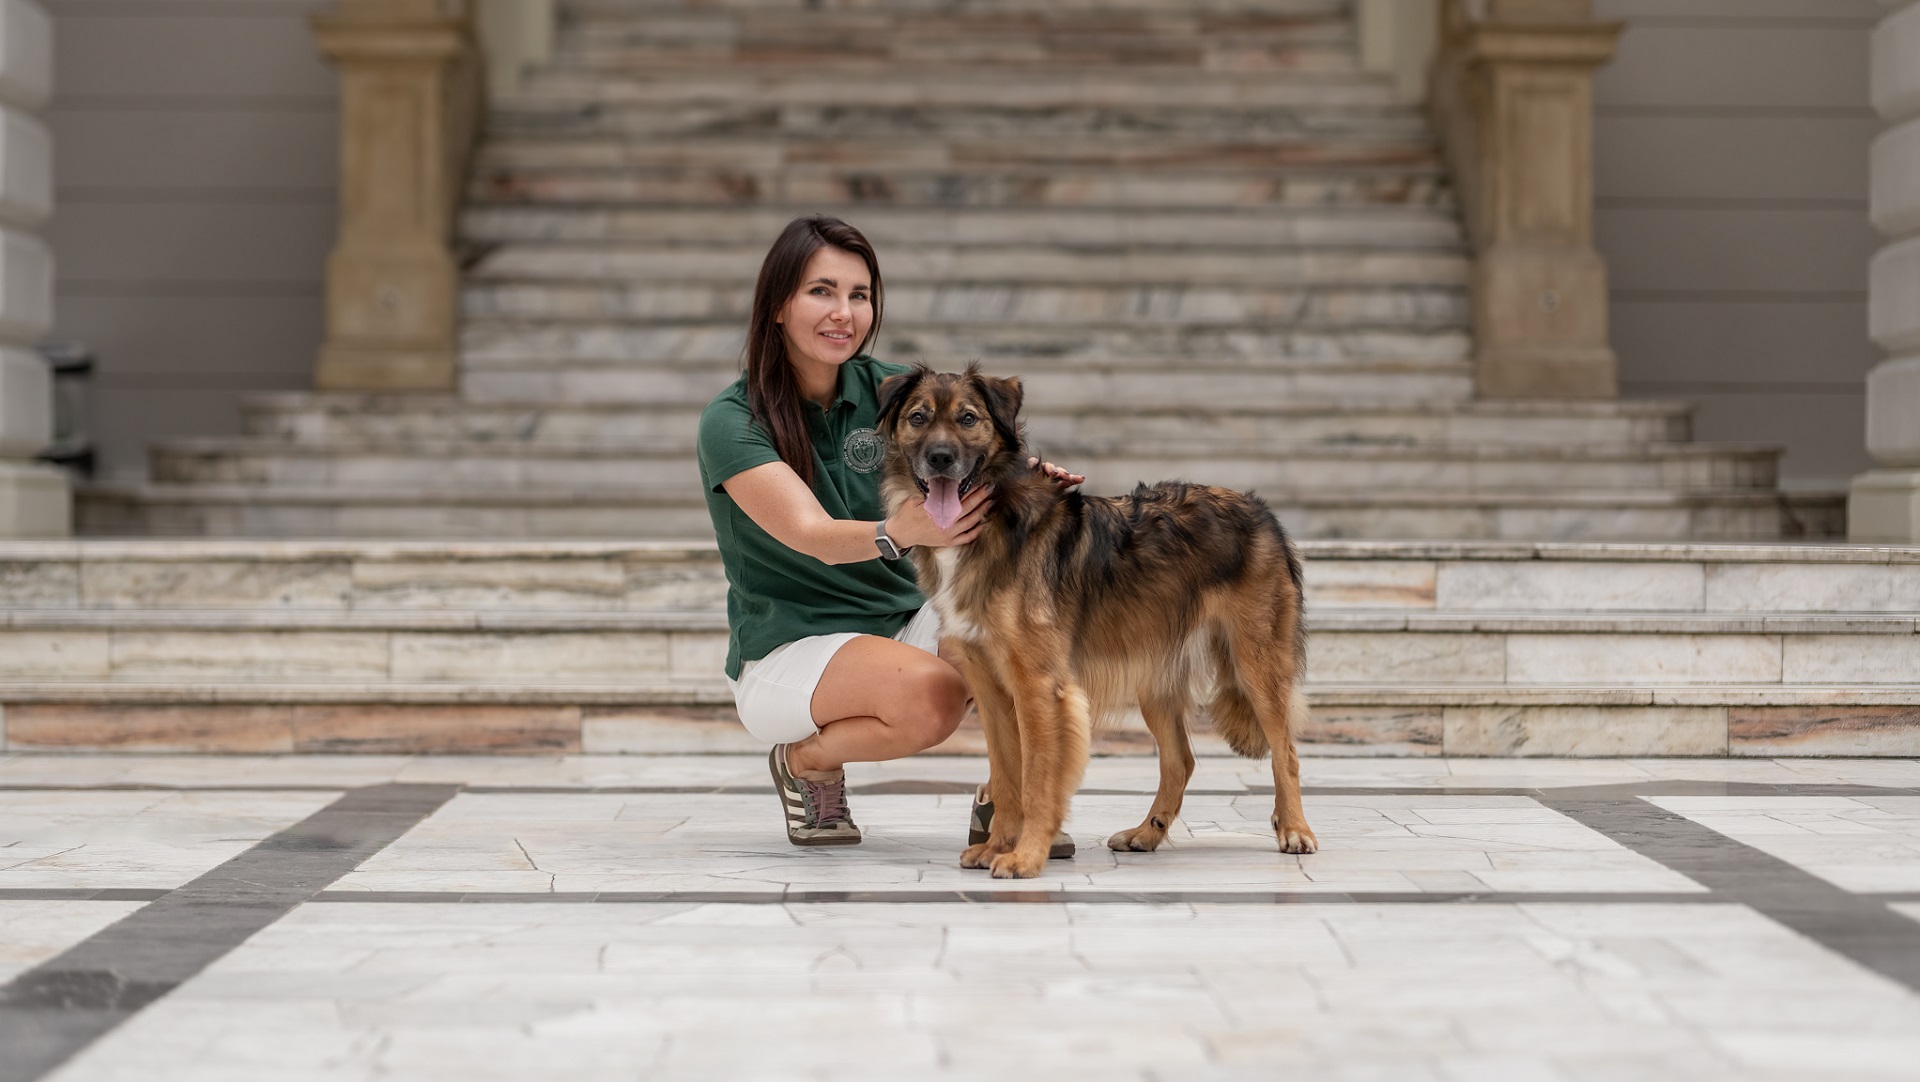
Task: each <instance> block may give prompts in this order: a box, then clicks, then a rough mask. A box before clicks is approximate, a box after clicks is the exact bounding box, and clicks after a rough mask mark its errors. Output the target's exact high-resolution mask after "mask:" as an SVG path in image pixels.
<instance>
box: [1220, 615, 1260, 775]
mask: <svg viewBox="0 0 1920 1082" xmlns="http://www.w3.org/2000/svg"><path fill="white" fill-rule="evenodd" d="M1212 646H1213V650H1212V653H1213V699H1212V701H1211V702H1209V703H1208V704H1207V715H1208V716H1209V717H1210V718H1212V719H1213V731H1214V732H1216V733H1219V734H1220V739H1222V740H1225V741H1226V742H1227V746H1228V747H1230V748H1232V749H1233V751H1234V754H1236V755H1244V756H1246V757H1247V758H1249V759H1264V758H1266V757H1267V754H1268V753H1269V752H1270V751H1271V750H1272V749H1271V748H1270V747H1268V745H1267V733H1266V730H1265V729H1264V728H1262V727H1261V725H1260V715H1259V714H1257V713H1255V712H1254V709H1253V702H1252V700H1250V699H1248V698H1247V693H1246V692H1245V691H1243V690H1241V688H1240V674H1239V673H1238V672H1236V671H1235V669H1234V665H1233V655H1232V653H1231V652H1230V648H1229V647H1228V646H1227V644H1226V643H1225V642H1222V641H1220V640H1218V639H1216V640H1214V642H1213V644H1212Z"/></svg>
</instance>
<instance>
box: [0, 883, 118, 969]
mask: <svg viewBox="0 0 1920 1082" xmlns="http://www.w3.org/2000/svg"><path fill="white" fill-rule="evenodd" d="M143 904H144V903H142V902H99V901H86V902H70V901H0V984H5V983H6V982H7V981H10V980H12V979H13V978H14V977H16V976H18V975H19V974H21V973H23V972H25V971H27V970H29V969H31V968H33V967H34V966H37V965H39V964H40V963H41V962H44V961H46V960H47V959H49V958H51V957H53V956H54V955H56V954H59V953H60V952H61V951H63V950H66V949H67V948H68V947H71V946H73V945H74V944H75V943H78V942H80V941H81V940H83V939H85V938H87V937H88V936H90V935H92V934H93V933H95V932H97V931H99V930H100V929H102V928H105V927H106V926H107V925H109V924H112V923H113V922H114V921H117V920H119V919H120V918H121V917H124V916H126V915H127V914H128V913H131V912H133V911H134V910H136V909H138V908H140V906H141V905H143Z"/></svg>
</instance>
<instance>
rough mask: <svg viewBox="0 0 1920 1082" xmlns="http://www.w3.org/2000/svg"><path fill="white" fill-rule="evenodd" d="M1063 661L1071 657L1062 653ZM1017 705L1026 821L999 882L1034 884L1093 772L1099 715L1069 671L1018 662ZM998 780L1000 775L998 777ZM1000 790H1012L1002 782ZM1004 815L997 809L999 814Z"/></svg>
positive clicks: (1014, 668) (998, 867) (997, 873)
mask: <svg viewBox="0 0 1920 1082" xmlns="http://www.w3.org/2000/svg"><path fill="white" fill-rule="evenodd" d="M1060 656H1065V652H1064V651H1062V652H1061V655H1060ZM1010 672H1011V673H1012V674H1013V683H1014V685H1015V686H1014V702H1015V710H1016V714H1017V721H1018V723H1019V730H1020V767H1021V771H1020V778H1019V781H1018V785H1019V787H1020V794H1021V802H1022V804H1023V806H1024V811H1025V821H1024V822H1023V823H1022V824H1021V830H1020V836H1019V841H1018V842H1016V843H1015V844H1014V847H1013V851H1012V852H1009V853H1002V854H1000V855H999V856H997V857H995V858H993V877H994V878H995V879H1031V878H1033V877H1034V876H1037V875H1039V874H1040V871H1041V869H1043V868H1045V867H1046V864H1047V850H1048V849H1049V848H1051V847H1052V845H1053V836H1054V835H1055V834H1056V833H1058V832H1059V830H1060V827H1061V824H1063V823H1065V822H1066V820H1067V806H1068V804H1069V803H1070V802H1071V801H1072V800H1073V794H1074V791H1075V790H1076V789H1078V788H1080V779H1081V777H1083V776H1084V775H1085V774H1086V772H1087V751H1088V743H1089V741H1090V740H1091V738H1092V734H1093V714H1092V710H1091V707H1090V705H1089V704H1088V702H1087V694H1086V692H1085V691H1083V690H1081V688H1080V685H1079V684H1077V683H1075V682H1074V681H1073V679H1072V678H1071V676H1069V675H1068V674H1067V673H1066V672H1065V671H1058V672H1055V671H1051V670H1045V669H1033V668H1030V667H1028V666H1027V665H1026V664H1024V663H1023V662H1022V661H1021V660H1020V659H1017V658H1016V659H1014V660H1013V662H1012V664H1011V666H1010ZM994 773H995V775H996V777H997V776H998V774H999V771H998V770H996V771H995V772H994ZM994 785H995V789H996V791H1004V790H1006V789H1008V788H1009V785H1007V784H1006V783H1003V782H1000V781H996V782H995V783H994ZM994 814H995V815H996V816H998V814H999V812H998V810H997V808H996V810H995V813H994Z"/></svg>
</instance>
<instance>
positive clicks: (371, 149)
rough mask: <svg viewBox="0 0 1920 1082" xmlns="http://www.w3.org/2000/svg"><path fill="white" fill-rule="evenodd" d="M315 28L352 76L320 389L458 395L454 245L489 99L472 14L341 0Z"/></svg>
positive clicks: (344, 99) (414, 4) (345, 104)
mask: <svg viewBox="0 0 1920 1082" xmlns="http://www.w3.org/2000/svg"><path fill="white" fill-rule="evenodd" d="M313 29H314V36H315V37H316V38H317V39H318V41H319V44H320V50H321V52H322V53H324V54H325V55H326V57H327V59H328V60H330V61H332V62H333V64H334V66H336V67H337V68H339V70H340V239H339V242H338V243H337V244H336V245H335V247H334V249H333V254H332V255H331V256H330V257H329V258H328V260H327V340H326V342H325V344H324V345H322V346H321V349H320V360H319V365H318V368H317V370H316V372H315V375H314V385H315V386H316V387H318V388H319V389H320V390H323V391H446V390H452V389H453V388H454V387H455V386H456V384H457V381H458V369H457V367H456V363H455V359H456V352H457V340H456V333H457V326H458V303H459V282H460V268H459V266H458V264H457V262H456V260H455V259H454V255H453V252H452V249H451V245H450V239H451V236H452V231H453V221H454V212H455V211H456V210H457V209H458V203H459V192H460V187H461V185H462V184H463V183H464V182H465V179H466V160H467V151H468V149H469V147H470V144H471V139H472V133H473V129H474V125H475V121H476V119H477V117H478V112H479V108H480V104H481V102H480V88H479V62H478V56H479V53H478V50H477V49H476V48H475V47H474V40H473V33H472V24H471V16H470V15H469V14H468V13H467V10H466V7H465V5H464V4H447V3H442V2H441V0H341V3H340V6H339V8H338V9H336V10H335V11H332V12H329V13H326V14H323V15H317V16H315V17H314V19H313Z"/></svg>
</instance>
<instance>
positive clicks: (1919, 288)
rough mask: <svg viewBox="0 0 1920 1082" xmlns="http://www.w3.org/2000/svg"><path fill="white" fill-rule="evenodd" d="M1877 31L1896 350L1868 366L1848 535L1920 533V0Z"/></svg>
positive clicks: (1887, 304) (1871, 293)
mask: <svg viewBox="0 0 1920 1082" xmlns="http://www.w3.org/2000/svg"><path fill="white" fill-rule="evenodd" d="M1882 2H1883V3H1886V4H1887V6H1889V7H1891V8H1893V9H1894V10H1893V11H1892V12H1891V13H1890V14H1889V15H1888V16H1887V17H1886V18H1885V19H1884V20H1882V21H1881V23H1880V25H1879V27H1878V28H1876V29H1875V30H1874V32H1873V107H1874V108H1875V109H1876V110H1878V111H1879V113H1880V115H1881V117H1883V118H1884V119H1885V120H1886V121H1887V123H1888V124H1889V125H1890V127H1889V128H1888V129H1887V130H1886V132H1884V133H1882V134H1881V136H1880V138H1879V139H1877V140H1875V141H1874V144H1873V200H1872V213H1873V224H1874V225H1876V226H1878V227H1879V228H1880V231H1881V232H1882V233H1885V234H1886V235H1887V237H1888V238H1889V243H1888V244H1887V246H1886V247H1884V248H1882V249H1880V252H1879V254H1878V255H1876V256H1874V258H1873V266H1872V271H1871V274H1870V275H1869V279H1868V287H1867V288H1868V295H1867V308H1868V317H1867V318H1868V325H1869V326H1868V330H1869V333H1870V334H1871V335H1872V336H1873V340H1874V341H1875V342H1878V343H1879V344H1880V345H1881V347H1882V348H1884V349H1885V350H1886V351H1887V352H1888V353H1891V354H1892V355H1893V356H1892V357H1890V358H1889V359H1887V360H1885V361H1882V362H1881V363H1880V364H1879V365H1878V366H1877V367H1875V368H1874V370H1873V371H1872V372H1870V373H1868V374H1867V453H1868V454H1870V455H1872V456H1873V461H1874V464H1875V465H1876V466H1877V467H1878V468H1876V469H1874V470H1871V471H1869V472H1867V473H1864V474H1861V475H1860V476H1859V477H1856V478H1854V479H1853V489H1852V491H1851V492H1850V493H1849V495H1848V500H1847V535H1848V537H1849V538H1850V539H1851V540H1854V541H1883V542H1884V541H1892V542H1905V543H1909V544H1912V543H1917V542H1920V0H1882Z"/></svg>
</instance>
